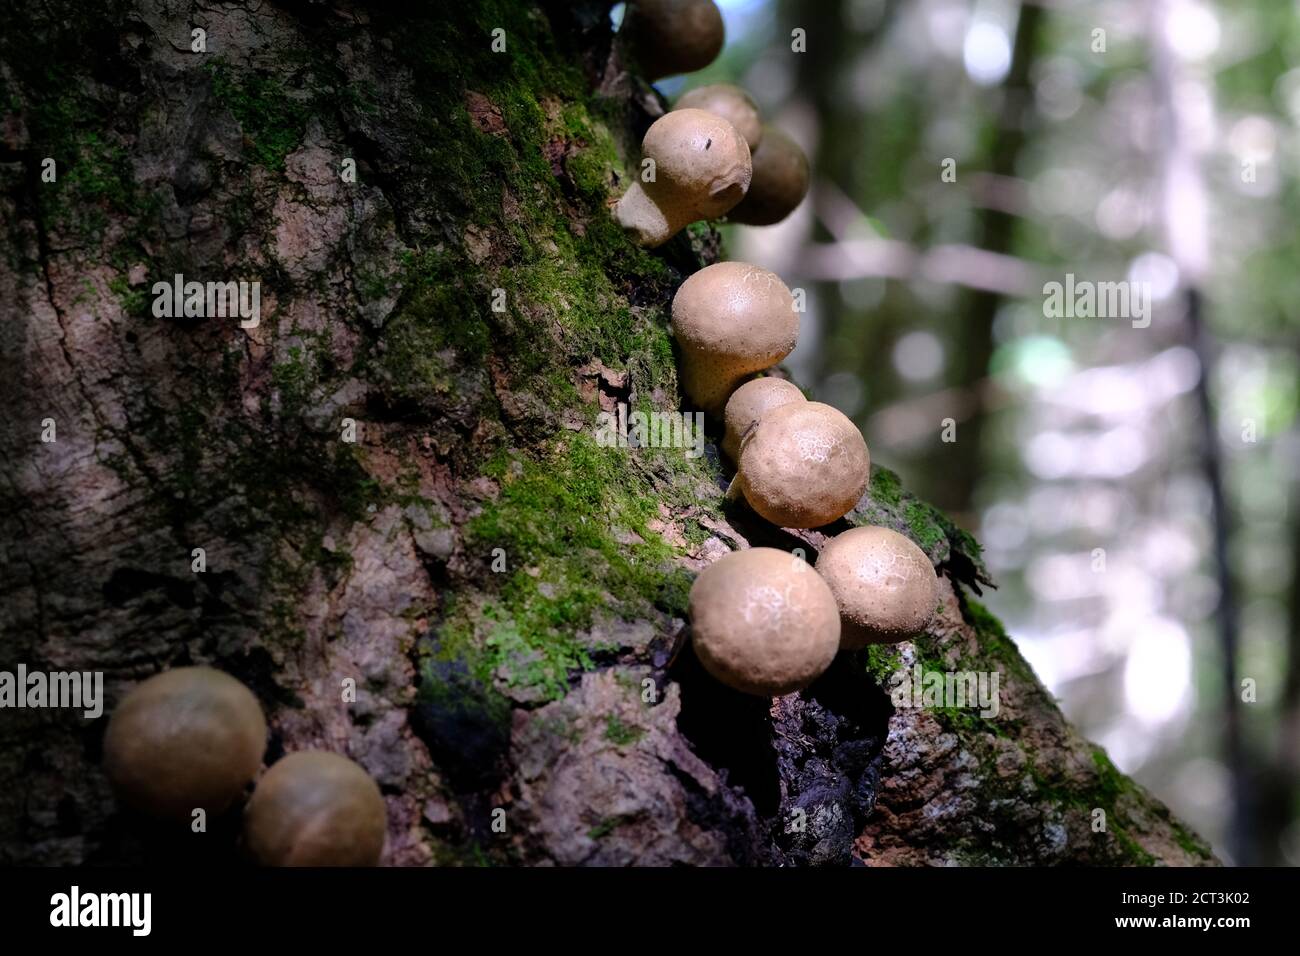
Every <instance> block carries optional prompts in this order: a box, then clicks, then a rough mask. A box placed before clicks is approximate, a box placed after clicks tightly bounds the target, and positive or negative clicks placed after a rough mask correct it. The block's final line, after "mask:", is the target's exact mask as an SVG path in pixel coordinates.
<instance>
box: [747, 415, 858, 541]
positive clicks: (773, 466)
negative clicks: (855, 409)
mask: <svg viewBox="0 0 1300 956" xmlns="http://www.w3.org/2000/svg"><path fill="white" fill-rule="evenodd" d="M870 476H871V456H870V453H869V452H868V451H867V443H866V442H865V441H864V440H863V438H862V433H861V432H859V431H858V429H857V427H856V426H855V425H854V424H853V422H851V421H849V419H848V417H847V416H845V415H844V413H843V412H841V411H839V410H838V409H835V408H832V407H831V406H829V405H823V404H822V403H821V402H792V403H790V404H788V405H782V406H780V407H779V408H774V409H772V410H771V411H769V412H768V413H767V414H766V415H764V416H763V417H762V418H761V419H760V420H759V423H758V425H757V426H755V427H754V429H753V431H752V432H751V434H750V436H749V438H748V439H747V440H746V441H745V444H744V447H743V448H741V450H740V465H739V468H738V470H737V473H736V479H735V483H734V485H733V489H732V490H731V491H730V492H729V494H732V495H734V494H735V493H737V492H739V493H742V494H744V496H745V500H746V501H748V502H749V505H750V507H752V508H753V509H754V510H755V511H756V512H758V513H759V515H761V516H762V517H764V518H766V519H767V520H768V521H770V522H772V523H773V524H775V525H779V526H780V527H783V528H819V527H821V526H822V525H825V524H830V522H832V521H835V520H836V519H838V518H842V517H843V516H844V515H846V514H848V512H849V511H850V510H852V508H853V506H854V505H856V504H857V503H858V499H860V498H861V497H862V495H863V493H864V492H865V491H866V490H867V482H868V480H869V479H870Z"/></svg>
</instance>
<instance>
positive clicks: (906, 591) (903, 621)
mask: <svg viewBox="0 0 1300 956" xmlns="http://www.w3.org/2000/svg"><path fill="white" fill-rule="evenodd" d="M817 573H818V574H820V575H821V576H822V577H823V578H824V579H825V580H826V583H827V584H828V585H829V586H830V589H831V592H832V593H833V594H834V595H835V603H836V604H837V605H838V606H839V609H840V646H841V647H842V648H843V649H845V650H857V649H859V648H862V647H866V646H867V645H868V644H894V643H897V642H898V641H905V640H907V639H908V638H910V637H915V636H916V635H917V634H919V633H920V632H922V631H924V630H925V629H926V627H928V626H929V624H930V621H931V620H932V619H933V617H934V614H935V609H936V608H937V607H938V604H939V578H938V575H936V574H935V572H934V565H932V564H931V563H930V559H929V558H928V557H926V554H925V552H924V551H922V550H921V549H920V548H919V547H917V545H916V544H915V543H914V542H913V541H912V540H911V539H910V538H908V537H906V536H904V535H901V534H899V533H898V532H897V531H894V530H892V529H890V528H880V527H875V526H869V527H861V528H852V529H850V530H848V531H845V532H844V533H842V534H838V535H836V536H835V537H834V538H833V539H831V541H830V543H829V544H827V545H826V547H825V548H823V549H822V552H821V555H820V556H819V557H818V558H817Z"/></svg>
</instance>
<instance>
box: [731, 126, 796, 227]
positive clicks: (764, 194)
mask: <svg viewBox="0 0 1300 956" xmlns="http://www.w3.org/2000/svg"><path fill="white" fill-rule="evenodd" d="M751 162H752V163H753V167H754V175H753V178H752V179H751V180H750V183H749V191H748V192H746V193H745V198H744V199H742V200H741V201H740V202H739V203H737V204H736V208H735V209H733V210H731V212H729V213H727V219H728V220H729V221H730V222H739V223H743V224H745V225H747V226H770V225H772V224H773V223H777V222H780V221H781V220H782V219H784V218H785V217H786V216H788V215H790V213H792V212H794V209H795V207H796V206H798V205H799V203H801V202H803V197H804V196H806V195H807V194H808V157H807V156H806V155H804V151H803V150H802V149H800V148H799V144H798V143H796V142H795V141H794V140H792V139H791V138H790V137H789V136H787V135H786V134H785V133H783V132H781V130H779V129H777V128H776V127H774V126H764V127H763V139H762V142H761V143H760V144H759V146H758V148H757V149H755V150H754V153H753V156H752V158H751Z"/></svg>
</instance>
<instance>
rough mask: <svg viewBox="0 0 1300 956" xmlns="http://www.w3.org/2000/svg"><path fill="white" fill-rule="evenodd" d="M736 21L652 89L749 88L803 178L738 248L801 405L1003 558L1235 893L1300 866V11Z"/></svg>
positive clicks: (1065, 0)
mask: <svg viewBox="0 0 1300 956" xmlns="http://www.w3.org/2000/svg"><path fill="white" fill-rule="evenodd" d="M719 5H720V6H721V7H722V9H723V13H724V17H725V20H726V25H727V44H726V47H725V50H724V53H723V55H722V57H721V58H720V59H719V60H718V61H717V62H716V63H715V64H714V65H713V66H711V67H710V68H709V69H707V70H704V71H702V72H700V73H696V74H692V75H691V76H690V77H688V78H680V77H679V78H673V79H670V80H665V81H662V82H661V83H659V84H658V88H659V89H660V90H661V91H662V92H663V93H664V94H665V95H666V96H668V97H669V98H670V99H675V98H676V96H678V95H679V94H680V93H681V92H682V91H683V90H684V89H686V88H688V87H690V86H700V85H704V84H707V83H716V82H734V83H737V84H739V85H741V86H743V87H744V88H745V89H746V90H748V91H749V92H750V93H751V94H752V95H753V96H754V98H755V99H756V101H757V102H758V104H759V106H760V107H761V108H762V110H763V112H764V115H765V116H766V117H768V118H769V120H771V121H773V122H775V123H776V124H777V125H779V126H782V127H784V128H785V130H786V131H787V132H788V133H790V134H791V135H792V136H793V137H794V138H795V139H796V140H797V141H798V142H799V143H800V144H801V145H803V147H804V148H805V150H806V151H807V152H808V154H809V157H810V159H811V161H812V165H813V187H812V191H811V194H810V196H809V198H808V200H806V201H805V203H804V204H803V205H802V206H801V207H800V209H799V210H798V211H797V212H796V213H795V214H794V215H793V216H791V217H790V218H789V219H787V220H786V221H785V222H783V223H781V224H779V225H777V226H772V227H768V228H763V229H755V228H750V227H745V226H735V225H732V226H726V227H724V234H725V237H726V242H727V252H728V255H729V256H730V257H731V258H733V259H742V260H747V261H752V262H755V263H757V264H759V265H763V266H766V267H768V268H770V269H773V270H775V271H776V272H778V273H779V274H781V275H782V276H783V277H784V278H785V280H786V282H787V283H788V284H789V285H790V286H792V287H802V288H804V289H806V290H807V294H808V303H809V306H808V312H807V314H806V315H805V316H804V323H805V324H804V327H803V333H802V335H801V337H800V342H799V347H798V349H797V350H796V352H795V353H794V354H793V355H792V356H791V357H790V359H789V360H788V362H787V365H788V366H789V367H790V369H791V370H792V372H793V373H794V375H795V376H796V378H797V380H799V381H800V382H801V383H803V384H804V385H805V386H808V387H810V388H811V391H812V393H813V395H814V397H815V398H817V399H818V400H819V401H825V402H829V403H830V404H833V405H835V406H837V407H839V408H840V409H842V410H843V411H844V412H846V413H847V414H849V415H850V416H852V417H853V418H854V419H855V420H856V421H857V422H858V424H859V425H861V427H862V429H863V431H864V434H865V435H866V437H867V441H868V443H869V444H870V446H871V451H872V457H873V459H875V460H877V461H879V462H880V463H881V464H884V465H886V466H888V467H890V468H893V469H895V470H897V471H899V472H900V473H901V474H902V476H903V478H904V481H905V483H906V484H907V486H908V487H909V488H911V489H913V490H914V491H916V492H917V493H918V494H921V495H922V496H924V497H928V498H929V499H931V500H932V501H934V502H935V503H936V504H939V505H941V506H943V507H945V508H946V509H948V510H949V511H950V512H951V513H952V514H953V515H954V516H955V517H956V518H957V519H958V520H959V521H961V522H962V523H963V524H964V525H965V526H967V527H968V528H970V529H971V530H973V531H975V532H976V533H977V534H978V536H979V538H980V540H981V542H982V543H983V545H984V547H985V548H986V550H987V561H988V565H989V567H990V569H991V570H992V571H993V573H994V575H995V577H996V579H997V581H998V584H999V588H998V590H997V591H995V592H993V593H992V594H990V595H989V603H990V605H991V607H992V609H993V610H994V611H995V612H996V613H997V614H998V615H999V616H1001V617H1002V619H1003V620H1004V621H1005V622H1006V623H1007V625H1008V627H1009V630H1010V631H1011V633H1012V634H1013V635H1014V636H1015V638H1016V640H1017V642H1018V643H1019V645H1020V647H1021V649H1022V650H1023V651H1024V653H1025V654H1026V656H1027V657H1028V658H1029V659H1030V661H1031V662H1032V663H1033V665H1034V667H1035V669H1036V670H1037V671H1038V674H1039V675H1040V677H1041V678H1042V679H1043V681H1044V682H1045V683H1046V684H1047V686H1048V688H1049V689H1050V690H1051V691H1052V692H1053V693H1054V694H1055V695H1056V696H1057V698H1058V699H1059V700H1060V701H1061V703H1062V706H1063V708H1064V710H1065V712H1066V715H1067V716H1068V717H1069V718H1070V719H1071V720H1072V721H1074V722H1075V723H1076V725H1077V726H1078V727H1079V728H1080V729H1081V730H1082V731H1083V732H1084V733H1085V734H1087V735H1088V736H1089V737H1091V738H1092V739H1094V740H1096V741H1097V742H1099V743H1101V744H1102V745H1103V746H1105V747H1106V749H1107V750H1108V751H1109V752H1110V754H1111V756H1112V757H1113V758H1114V760H1115V761H1116V763H1117V764H1118V766H1119V767H1120V768H1121V769H1122V770H1124V771H1125V772H1128V773H1130V774H1133V775H1134V776H1135V777H1136V778H1137V779H1138V780H1139V781H1141V782H1142V783H1144V784H1145V785H1146V786H1148V787H1149V788H1150V789H1151V790H1153V791H1154V792H1155V794H1156V795H1157V796H1158V797H1159V798H1161V799H1162V800H1164V801H1165V802H1167V803H1168V804H1169V805H1170V806H1171V807H1172V808H1173V809H1174V810H1175V811H1176V812H1177V813H1178V814H1181V815H1182V816H1183V817H1184V818H1186V819H1187V820H1188V821H1189V822H1190V823H1191V824H1192V825H1193V826H1195V827H1196V828H1197V829H1198V830H1200V832H1201V833H1203V834H1205V835H1206V837H1207V838H1209V839H1210V840H1211V841H1212V842H1213V844H1214V846H1215V850H1216V852H1217V853H1218V854H1219V855H1220V857H1221V858H1222V859H1224V860H1225V862H1230V863H1236V864H1283V865H1298V864H1300V577H1298V576H1297V567H1298V566H1300V482H1298V481H1297V472H1298V471H1300V469H1297V467H1296V465H1297V459H1300V441H1298V440H1297V438H1298V436H1297V418H1296V411H1297V381H1298V380H1300V376H1298V374H1297V365H1298V364H1300V348H1298V347H1297V345H1298V341H1300V307H1298V306H1297V303H1300V268H1298V266H1300V230H1297V229H1296V227H1295V222H1296V219H1297V217H1298V216H1300V190H1298V189H1297V177H1298V176H1300V152H1298V151H1297V148H1296V147H1297V144H1300V67H1297V66H1294V64H1300V9H1298V6H1297V4H1296V3H1293V2H1283V0H1232V2H1222V3H1209V2H1204V0H1143V2H1133V0H1112V2H1086V0H1085V2H1070V0H1060V2H1052V3H1035V4H1027V3H1018V2H1015V0H906V2H904V0H817V2H815V3H808V2H803V0H720V3H719ZM621 15H622V7H621V6H620V7H617V8H615V10H614V16H615V18H616V20H617V19H618V18H620V17H621ZM795 29H802V30H804V31H806V36H807V53H806V54H803V55H792V54H791V48H790V44H791V31H792V30H795ZM949 159H950V160H954V161H955V170H956V177H955V181H954V182H944V181H943V180H942V178H941V173H942V170H943V166H944V161H945V160H949ZM949 178H951V177H949ZM1067 273H1073V274H1074V275H1075V277H1076V279H1078V280H1083V279H1090V280H1093V281H1099V282H1100V281H1118V280H1125V279H1127V280H1132V281H1137V282H1145V283H1149V288H1150V289H1151V293H1152V299H1153V301H1152V316H1151V323H1150V325H1149V327H1147V328H1136V327H1134V326H1133V323H1131V322H1130V321H1128V320H1126V319H1122V318H1048V317H1045V310H1044V299H1045V296H1044V293H1043V285H1044V283H1045V282H1049V281H1058V282H1064V281H1065V276H1066V274H1067ZM1203 370H1204V371H1205V373H1206V374H1204V375H1202V371H1203ZM945 419H951V420H952V426H950V431H951V427H954V426H955V438H956V440H955V441H951V442H945V441H943V431H944V421H945Z"/></svg>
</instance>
